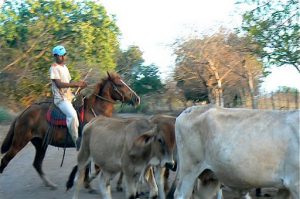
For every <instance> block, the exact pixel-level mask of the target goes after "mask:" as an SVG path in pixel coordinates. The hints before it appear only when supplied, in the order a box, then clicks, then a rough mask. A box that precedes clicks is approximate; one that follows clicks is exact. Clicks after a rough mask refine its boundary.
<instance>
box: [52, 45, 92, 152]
mask: <svg viewBox="0 0 300 199" xmlns="http://www.w3.org/2000/svg"><path fill="white" fill-rule="evenodd" d="M52 54H53V56H54V58H55V62H54V63H53V64H52V65H51V67H50V70H49V72H50V79H51V82H52V93H53V97H54V104H55V105H56V106H57V107H58V108H59V109H60V110H61V111H62V112H63V113H64V114H65V115H66V120H67V121H66V122H67V127H68V130H69V133H70V134H71V137H72V140H73V142H74V144H75V147H76V148H77V149H78V147H79V146H77V145H79V144H78V142H79V141H77V139H78V126H79V121H78V117H77V113H76V111H75V109H74V107H73V105H72V99H73V97H74V95H73V93H72V91H71V88H78V87H79V88H85V87H86V86H87V83H86V82H85V81H79V82H71V76H70V73H69V70H68V68H67V66H66V65H65V60H66V54H67V51H66V49H65V48H64V47H63V46H61V45H59V46H56V47H54V48H53V50H52Z"/></svg>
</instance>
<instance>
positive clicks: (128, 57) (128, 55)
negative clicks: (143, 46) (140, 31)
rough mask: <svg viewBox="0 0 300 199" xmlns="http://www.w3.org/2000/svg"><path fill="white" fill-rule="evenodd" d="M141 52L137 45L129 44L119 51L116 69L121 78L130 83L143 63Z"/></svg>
mask: <svg viewBox="0 0 300 199" xmlns="http://www.w3.org/2000/svg"><path fill="white" fill-rule="evenodd" d="M144 61H145V60H144V59H143V52H142V51H141V50H140V48H139V47H138V46H129V47H128V48H127V49H126V50H124V51H119V53H118V56H117V67H116V70H117V71H118V72H119V73H120V74H122V76H123V78H124V79H125V80H126V81H127V82H129V83H132V82H134V81H135V78H136V75H137V73H138V72H139V69H140V66H141V65H142V64H143V63H144Z"/></svg>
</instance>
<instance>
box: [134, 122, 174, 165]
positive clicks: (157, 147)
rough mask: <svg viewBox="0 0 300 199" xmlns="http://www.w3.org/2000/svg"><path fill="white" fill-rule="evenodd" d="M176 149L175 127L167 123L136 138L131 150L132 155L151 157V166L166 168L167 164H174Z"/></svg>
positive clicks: (157, 125)
mask: <svg viewBox="0 0 300 199" xmlns="http://www.w3.org/2000/svg"><path fill="white" fill-rule="evenodd" d="M174 148H175V130H174V125H172V124H169V123H167V122H158V123H157V124H155V127H154V128H152V129H151V130H149V131H147V132H145V133H143V134H142V135H140V136H139V137H137V138H136V140H135V141H134V144H133V147H132V148H131V150H130V155H131V156H147V155H149V157H151V159H150V164H152V165H158V164H160V165H161V166H164V165H165V164H166V163H173V162H174V161H173V151H174Z"/></svg>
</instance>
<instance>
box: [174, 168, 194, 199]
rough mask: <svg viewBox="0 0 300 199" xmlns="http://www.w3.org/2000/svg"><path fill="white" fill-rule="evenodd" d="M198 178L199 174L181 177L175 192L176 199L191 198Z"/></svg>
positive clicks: (192, 173)
mask: <svg viewBox="0 0 300 199" xmlns="http://www.w3.org/2000/svg"><path fill="white" fill-rule="evenodd" d="M197 177H198V174H197V173H194V172H191V173H189V174H185V175H179V179H178V186H177V188H176V191H175V198H176V199H187V198H190V197H191V195H192V191H193V187H194V183H195V180H196V179H197Z"/></svg>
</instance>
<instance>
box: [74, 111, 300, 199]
mask: <svg viewBox="0 0 300 199" xmlns="http://www.w3.org/2000/svg"><path fill="white" fill-rule="evenodd" d="M299 117H300V112H299V110H296V111H274V110H272V111H267V110H264V111H263V110H248V109H227V108H220V107H214V106H210V105H205V106H194V107H190V108H187V109H186V110H185V111H183V112H182V113H181V114H180V115H179V116H178V117H177V118H176V117H171V116H165V115H155V116H152V117H149V118H127V119H125V118H106V117H101V116H100V117H98V118H96V119H94V120H92V121H91V122H89V123H88V124H87V125H86V126H85V127H84V130H83V140H82V145H81V148H80V150H79V153H78V169H79V176H80V177H79V178H78V180H77V186H76V188H75V193H74V197H73V199H77V198H78V193H79V189H80V187H81V184H82V181H83V175H84V170H85V166H86V165H87V164H88V163H89V162H90V160H93V162H94V163H95V164H96V165H98V166H99V168H101V170H100V174H99V176H100V194H101V198H103V199H110V198H111V190H110V181H111V180H112V179H113V178H114V176H116V174H118V173H120V172H122V173H123V175H124V182H125V192H126V198H128V199H134V198H137V197H138V196H137V193H138V184H139V183H140V182H141V179H142V180H145V181H146V183H147V184H148V185H149V188H150V196H149V197H150V198H156V197H158V198H161V199H164V198H166V196H165V189H164V182H163V180H164V178H163V173H164V172H165V170H166V165H169V166H170V165H173V164H174V160H175V162H176V163H177V171H176V178H175V180H174V184H173V187H174V188H175V193H174V194H171V195H172V197H174V198H176V199H189V198H202V199H208V198H213V197H216V195H217V197H218V198H221V197H222V191H221V187H224V186H225V187H229V188H230V189H232V190H236V191H237V192H238V193H239V197H241V198H249V197H250V196H249V194H247V193H248V192H249V190H251V189H253V188H258V187H274V188H276V189H277V190H278V192H277V195H276V196H275V198H292V199H299V198H300V192H299V189H300V180H299V178H300V166H299V165H300V161H299V159H300V156H299V154H300V130H299V125H300V120H299ZM169 195H170V194H169Z"/></svg>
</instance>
